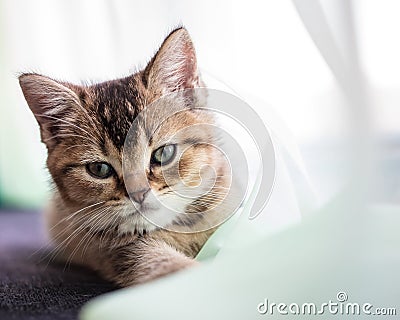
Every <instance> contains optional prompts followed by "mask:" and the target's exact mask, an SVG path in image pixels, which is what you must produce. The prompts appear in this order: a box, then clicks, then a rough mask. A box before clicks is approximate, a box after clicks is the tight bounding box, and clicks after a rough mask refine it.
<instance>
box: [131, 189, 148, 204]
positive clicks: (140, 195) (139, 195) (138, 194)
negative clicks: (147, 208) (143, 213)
mask: <svg viewBox="0 0 400 320" xmlns="http://www.w3.org/2000/svg"><path fill="white" fill-rule="evenodd" d="M149 191H150V188H148V189H142V190H138V191H135V192H132V193H130V194H129V196H130V197H131V198H132V199H133V200H135V202H137V203H142V202H143V201H144V198H145V197H146V195H147V193H148V192H149Z"/></svg>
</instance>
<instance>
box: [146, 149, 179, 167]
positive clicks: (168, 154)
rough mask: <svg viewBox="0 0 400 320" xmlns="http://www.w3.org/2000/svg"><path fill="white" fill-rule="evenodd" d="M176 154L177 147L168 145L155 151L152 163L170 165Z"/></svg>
mask: <svg viewBox="0 0 400 320" xmlns="http://www.w3.org/2000/svg"><path fill="white" fill-rule="evenodd" d="M175 153H176V145H175V144H168V145H166V146H163V147H160V148H158V149H157V150H156V151H154V152H153V156H152V158H151V161H152V162H153V163H155V164H158V165H160V164H163V165H165V164H168V163H170V162H171V161H172V160H173V159H174V157H175Z"/></svg>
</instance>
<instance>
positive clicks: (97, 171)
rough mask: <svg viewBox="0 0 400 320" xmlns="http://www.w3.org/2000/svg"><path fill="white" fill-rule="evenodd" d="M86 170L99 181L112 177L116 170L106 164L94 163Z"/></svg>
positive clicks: (89, 164)
mask: <svg viewBox="0 0 400 320" xmlns="http://www.w3.org/2000/svg"><path fill="white" fill-rule="evenodd" d="M86 170H87V172H89V174H90V175H91V176H93V177H95V178H98V179H106V178H108V177H109V176H111V175H112V174H113V172H114V169H113V168H112V167H111V165H109V164H108V163H105V162H92V163H88V164H87V165H86Z"/></svg>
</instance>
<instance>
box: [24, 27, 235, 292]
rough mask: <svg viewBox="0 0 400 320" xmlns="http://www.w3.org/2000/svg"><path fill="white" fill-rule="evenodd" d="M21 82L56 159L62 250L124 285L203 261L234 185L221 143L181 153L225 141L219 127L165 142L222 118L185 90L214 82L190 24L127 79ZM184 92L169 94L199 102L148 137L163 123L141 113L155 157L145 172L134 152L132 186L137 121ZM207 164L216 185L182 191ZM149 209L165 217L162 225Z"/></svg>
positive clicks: (57, 235) (56, 224) (56, 218)
mask: <svg viewBox="0 0 400 320" xmlns="http://www.w3.org/2000/svg"><path fill="white" fill-rule="evenodd" d="M19 82H20V85H21V88H22V91H23V94H24V96H25V99H26V101H27V103H28V105H29V107H30V109H31V110H32V112H33V114H34V115H35V117H36V120H37V121H38V123H39V126H40V130H41V139H42V142H43V143H45V145H46V147H47V150H48V158H47V166H48V169H49V171H50V174H51V176H52V179H53V181H54V186H55V188H54V189H55V191H54V196H53V198H52V201H51V204H50V206H49V208H48V210H47V212H46V218H47V222H48V226H49V233H50V236H51V238H52V241H53V242H54V244H55V245H56V248H55V250H56V252H57V254H58V255H59V256H61V257H62V258H63V259H64V260H65V261H72V262H74V263H79V264H83V265H86V266H88V267H90V268H92V269H94V270H96V271H98V272H99V273H100V274H101V275H102V276H103V277H105V278H106V279H108V280H111V281H113V282H114V283H116V284H117V285H119V286H130V285H135V284H138V283H143V282H146V281H149V280H152V279H155V278H158V277H161V276H163V275H166V274H169V273H171V272H174V271H177V270H180V269H184V268H187V267H190V266H192V265H195V264H196V262H195V260H194V259H193V258H194V257H195V256H196V254H197V253H198V252H199V250H200V249H201V247H202V246H203V244H204V243H205V241H206V240H207V239H208V238H209V236H210V235H211V234H212V233H213V232H214V231H215V228H216V224H217V223H214V224H213V222H215V221H216V220H218V219H220V218H221V217H222V216H223V217H227V216H228V215H229V211H230V210H232V208H229V205H228V206H224V207H223V209H221V208H217V207H215V208H214V207H213V206H215V204H216V203H218V202H221V199H222V197H223V196H225V195H226V192H221V190H227V189H228V188H229V186H230V185H229V184H230V178H229V172H228V170H227V168H226V164H225V162H224V159H222V158H223V156H222V155H221V154H220V153H218V152H216V151H215V148H212V146H210V145H209V144H207V143H198V144H192V145H189V147H187V148H186V149H185V152H184V153H181V154H180V159H178V157H177V156H176V153H177V150H176V149H177V148H181V147H182V146H184V145H185V143H187V141H196V139H197V138H199V140H200V141H204V140H207V141H209V142H210V144H215V143H217V139H216V138H215V137H214V136H213V131H212V130H210V131H208V132H207V130H193V131H190V133H188V132H186V133H183V134H181V136H179V135H178V139H179V141H178V142H176V143H175V144H169V145H168V144H167V145H162V143H161V142H162V141H161V140H162V139H163V137H165V136H172V135H174V134H176V133H177V132H179V130H181V129H182V128H186V127H187V126H195V125H197V124H209V125H213V124H215V118H214V116H213V115H212V114H210V112H207V111H206V110H201V109H195V108H193V105H195V106H196V107H205V104H206V97H204V96H203V97H200V96H196V93H195V90H194V91H188V90H185V89H195V88H199V87H204V84H203V82H202V80H201V78H200V74H199V71H198V69H197V62H196V55H195V50H194V47H193V43H192V41H191V39H190V37H189V35H188V33H187V31H186V30H185V29H184V28H178V29H176V30H174V31H172V32H171V33H170V34H169V35H168V37H167V38H166V39H165V41H164V42H163V44H162V45H161V47H160V49H159V50H158V52H157V53H156V54H155V56H154V57H153V58H152V59H151V61H150V62H149V64H148V65H147V66H146V68H145V69H144V70H142V71H139V72H137V73H135V74H133V75H130V76H128V77H125V78H122V79H117V80H112V81H107V82H103V83H99V84H94V85H84V86H78V85H73V84H70V83H66V82H60V81H55V80H53V79H50V78H48V77H45V76H42V75H39V74H35V73H27V74H23V75H21V76H20V78H19ZM180 92H182V95H179V94H178V96H177V97H178V98H174V97H175V96H173V95H172V96H170V97H171V98H170V101H169V103H171V104H173V105H174V104H182V103H184V104H187V105H190V106H189V108H188V109H186V110H185V111H184V112H182V113H179V114H176V115H174V116H171V118H170V119H168V121H166V122H165V123H163V125H162V128H163V129H162V130H161V131H163V134H162V135H161V134H160V132H155V133H154V135H152V136H151V137H150V139H148V138H149V137H147V139H144V137H143V135H145V134H146V131H148V130H149V127H156V126H157V125H158V123H157V117H156V116H155V115H154V114H153V116H152V117H153V119H152V118H151V117H150V118H147V119H146V121H145V122H139V124H138V127H137V132H134V133H135V137H136V139H135V141H133V142H132V143H131V147H132V152H133V154H135V157H139V158H141V159H142V160H143V161H145V162H146V163H147V166H146V168H145V170H142V171H143V172H144V175H142V178H141V179H139V178H137V177H139V175H135V172H137V171H138V170H139V171H140V170H141V168H142V167H141V166H140V164H136V166H137V167H136V168H135V162H132V163H133V164H131V167H130V168H129V170H131V173H132V175H131V177H133V180H132V181H130V182H129V183H130V187H129V188H127V187H126V186H127V183H126V182H127V181H124V177H125V176H124V175H123V162H122V158H123V149H124V142H125V137H126V136H127V134H128V131H129V129H130V127H131V125H132V123H133V122H134V121H135V119H136V118H137V117H138V115H139V114H140V112H142V111H143V110H145V108H146V107H147V106H148V105H150V104H151V103H153V102H156V101H158V99H160V98H161V97H163V96H165V95H168V94H171V93H180ZM188 92H189V93H188ZM179 97H183V98H182V99H180V98H179ZM171 99H172V101H171ZM188 101H189V102H188ZM163 105H164V106H163ZM167 105H168V103H167ZM156 107H157V108H160V110H159V111H160V112H161V113H166V112H169V110H168V106H165V103H164V104H160V106H157V105H156ZM154 118H155V119H154ZM146 149H149V150H150V153H147V152H146ZM167 162H169V164H167ZM204 165H206V166H210V167H212V168H214V170H215V173H216V175H217V179H216V180H215V183H214V185H213V186H212V188H211V190H209V192H208V193H207V194H205V195H199V196H198V197H197V198H190V199H188V198H184V199H182V198H181V197H180V196H179V194H177V193H176V192H175V191H176V189H177V188H178V186H179V188H181V189H182V188H184V189H185V188H186V189H190V188H191V187H193V185H196V184H198V183H199V181H200V180H201V178H200V176H199V168H202V167H203V166H204ZM170 166H175V168H176V167H178V169H179V174H178V175H177V176H174V175H170V177H169V178H168V183H167V181H166V180H167V179H166V177H165V175H164V174H163V173H162V170H164V171H165V172H168V170H170V169H169V168H170ZM164 167H165V168H164ZM143 176H144V177H145V178H146V179H143ZM171 176H172V177H171ZM144 180H147V181H144ZM182 181H183V182H184V183H182ZM127 189H129V191H128V190H127ZM129 196H130V197H129ZM157 198H159V199H160V200H161V199H163V200H164V201H165V202H168V203H170V204H171V203H172V205H174V204H175V206H176V207H177V208H180V210H182V211H183V212H184V213H185V214H186V215H185V217H187V218H178V217H177V216H173V215H171V214H170V213H169V214H168V215H167V214H165V213H164V212H163V208H162V206H160V205H159V204H157V201H156V199H157ZM131 199H132V200H131ZM140 209H142V211H143V212H146V214H149V216H154V217H162V219H159V220H157V221H160V222H159V223H158V225H155V224H153V223H151V222H150V221H149V220H148V219H147V218H145V217H144V216H143V215H141V214H140V212H139V210H140ZM163 214H164V215H165V217H164V216H163ZM222 220H224V219H220V221H222ZM210 221H211V223H210ZM171 228H172V229H173V231H168V229H169V230H171ZM180 231H181V232H180ZM191 231H193V232H191Z"/></svg>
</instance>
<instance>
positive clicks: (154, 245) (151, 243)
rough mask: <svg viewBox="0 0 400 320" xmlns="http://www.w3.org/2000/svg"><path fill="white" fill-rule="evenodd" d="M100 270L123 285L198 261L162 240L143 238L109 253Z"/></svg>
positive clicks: (159, 275) (177, 269)
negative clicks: (106, 261)
mask: <svg viewBox="0 0 400 320" xmlns="http://www.w3.org/2000/svg"><path fill="white" fill-rule="evenodd" d="M109 258H110V261H109V262H110V263H109V264H104V265H103V267H104V266H106V265H107V267H106V268H104V269H103V268H102V267H101V266H100V271H101V273H102V274H103V275H104V276H105V277H106V278H107V279H109V280H111V281H113V282H115V283H117V284H118V285H120V286H123V287H127V286H132V285H136V284H139V283H144V282H147V281H150V280H153V279H156V278H160V277H162V276H165V275H167V274H170V273H173V272H176V271H179V270H182V269H186V268H188V267H191V266H194V265H196V264H198V262H196V261H195V260H194V259H192V258H189V257H187V256H185V255H184V254H183V253H181V252H179V251H177V250H176V249H175V248H173V247H172V246H170V245H168V244H167V243H166V242H164V241H162V240H155V239H151V238H145V237H143V238H140V239H138V240H137V241H136V242H135V243H131V244H129V245H126V246H123V247H119V248H116V249H114V250H112V252H110V256H109Z"/></svg>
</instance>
